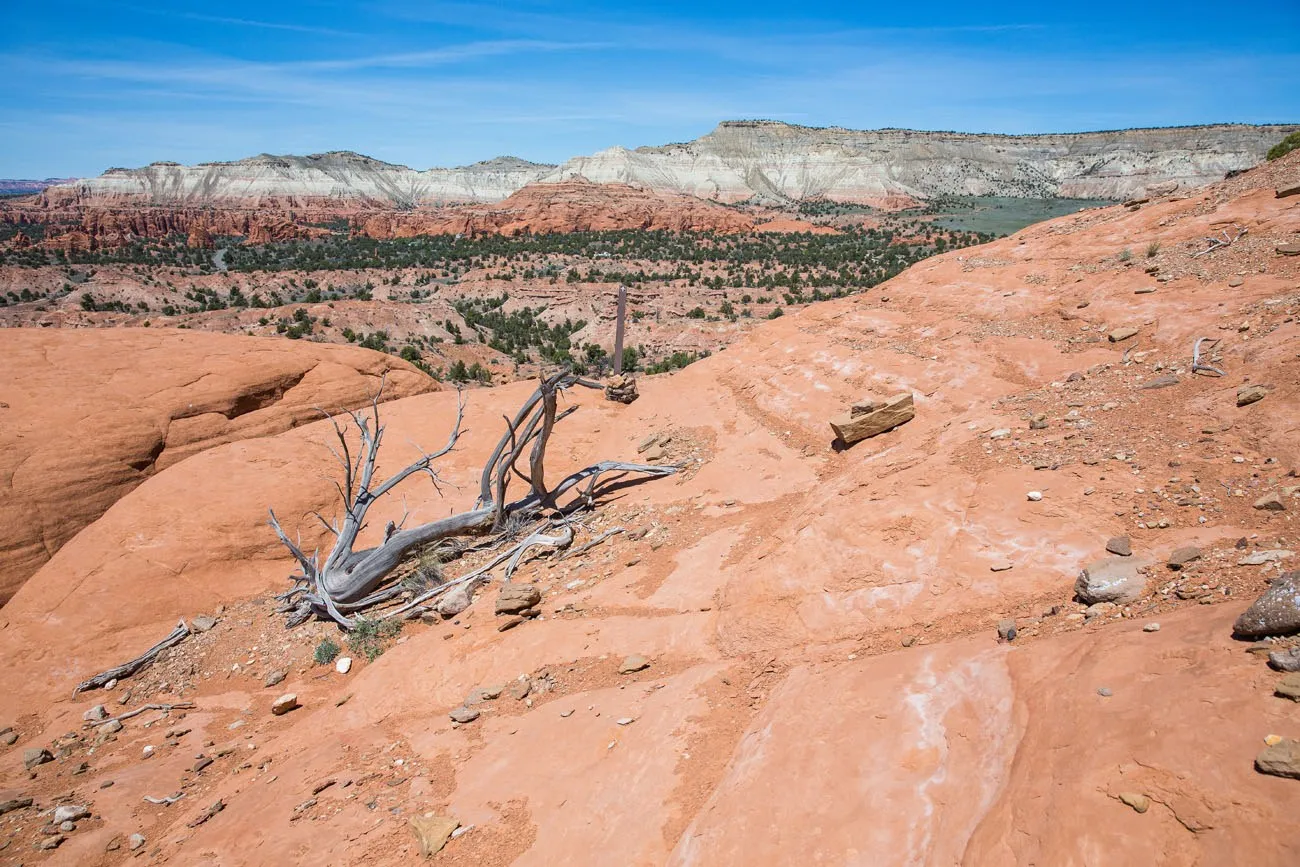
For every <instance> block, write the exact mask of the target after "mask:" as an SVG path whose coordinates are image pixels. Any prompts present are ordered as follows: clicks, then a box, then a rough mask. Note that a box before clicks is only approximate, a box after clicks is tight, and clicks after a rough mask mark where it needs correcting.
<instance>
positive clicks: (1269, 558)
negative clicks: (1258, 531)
mask: <svg viewBox="0 0 1300 867" xmlns="http://www.w3.org/2000/svg"><path fill="white" fill-rule="evenodd" d="M1294 556H1295V552H1294V551H1287V550H1284V549H1282V548H1273V549H1271V550H1268V551H1255V552H1253V553H1250V554H1247V555H1246V556H1245V557H1242V558H1241V559H1240V560H1238V561H1237V565H1238V566H1263V565H1264V564H1265V563H1277V562H1279V561H1281V560H1285V559H1287V558H1288V557H1294Z"/></svg>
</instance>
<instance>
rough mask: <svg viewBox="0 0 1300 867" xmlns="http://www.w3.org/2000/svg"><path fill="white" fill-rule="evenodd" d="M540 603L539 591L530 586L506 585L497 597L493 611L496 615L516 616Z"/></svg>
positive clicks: (540, 595) (540, 594)
mask: <svg viewBox="0 0 1300 867" xmlns="http://www.w3.org/2000/svg"><path fill="white" fill-rule="evenodd" d="M541 601H542V593H541V591H540V590H538V589H537V588H536V587H534V586H533V585H532V584H507V585H505V586H504V587H502V588H501V592H500V594H498V596H497V601H496V608H495V611H496V613H497V614H518V613H520V612H521V611H525V610H527V609H529V608H533V607H536V606H537V605H538V604H540V603H541Z"/></svg>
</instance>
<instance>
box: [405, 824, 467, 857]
mask: <svg viewBox="0 0 1300 867" xmlns="http://www.w3.org/2000/svg"><path fill="white" fill-rule="evenodd" d="M459 827H460V822H457V821H456V820H455V819H452V818H448V817H447V816H435V815H433V814H432V813H429V814H426V815H424V816H416V817H415V818H413V819H411V832H412V833H413V834H415V839H416V840H417V841H418V842H419V844H420V855H421V856H423V857H425V858H432V857H433V856H434V855H436V854H437V853H439V852H441V851H442V847H443V846H446V845H447V841H448V840H449V839H451V835H452V832H454V831H455V830H456V829H457V828H459Z"/></svg>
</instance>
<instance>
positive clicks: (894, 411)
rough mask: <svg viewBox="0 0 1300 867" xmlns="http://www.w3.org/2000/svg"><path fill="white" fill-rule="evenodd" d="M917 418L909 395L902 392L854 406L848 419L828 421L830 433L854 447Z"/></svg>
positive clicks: (844, 416) (842, 416)
mask: <svg viewBox="0 0 1300 867" xmlns="http://www.w3.org/2000/svg"><path fill="white" fill-rule="evenodd" d="M915 417H916V407H915V404H914V401H913V398H912V393H911V392H903V393H901V394H895V395H893V396H891V397H887V398H885V399H884V400H879V401H877V400H866V401H860V402H858V403H855V404H854V405H853V407H852V409H851V410H850V413H849V414H848V415H841V416H837V417H836V418H833V419H831V430H833V431H835V436H836V437H838V438H839V439H840V441H841V442H843V443H844V444H845V445H853V444H854V443H856V442H861V441H862V440H864V439H867V438H869V437H873V436H876V435H878V434H882V433H885V432H886V431H891V430H893V429H894V428H896V427H898V426H899V425H901V424H906V423H907V422H909V421H911V420H912V419H913V418H915Z"/></svg>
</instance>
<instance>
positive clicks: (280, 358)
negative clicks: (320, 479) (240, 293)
mask: <svg viewBox="0 0 1300 867" xmlns="http://www.w3.org/2000/svg"><path fill="white" fill-rule="evenodd" d="M0 367H3V368H4V370H6V371H7V374H6V376H5V379H4V382H3V383H2V384H0V601H3V600H7V599H8V598H9V597H10V596H12V595H13V593H14V591H16V590H17V589H18V587H19V586H20V585H21V584H22V583H23V581H24V580H26V579H27V577H28V576H29V575H31V574H32V573H33V572H35V571H36V570H37V569H38V568H40V566H41V565H42V564H43V563H45V562H46V561H47V560H49V559H50V557H51V556H52V555H53V554H54V553H55V552H56V551H58V549H59V548H60V547H61V546H62V545H63V544H64V543H65V542H67V541H68V540H69V539H71V538H72V537H73V536H75V535H76V534H77V533H78V532H79V531H80V530H81V529H82V528H83V527H85V526H86V525H87V524H90V523H91V522H93V521H94V520H95V519H96V518H98V517H99V516H100V515H102V514H103V513H104V512H105V511H106V510H107V509H108V508H109V507H110V506H111V505H112V504H113V503H115V502H117V500H119V499H120V498H121V497H122V496H123V495H124V494H125V493H127V492H128V491H130V490H131V489H133V488H135V487H136V486H137V485H139V484H140V483H141V482H143V481H144V480H145V479H147V478H149V477H150V476H152V475H154V474H155V473H157V472H158V471H160V470H163V469H166V468H167V467H170V466H172V465H173V464H176V463H179V462H180V461H182V460H184V459H185V458H187V457H189V456H190V455H193V454H195V453H197V452H199V451H202V450H203V449H206V448H211V447H212V446H215V445H220V444H222V443H229V442H233V441H236V440H242V439H248V438H253V437H264V436H268V435H271V434H276V433H280V432H281V431H285V430H288V429H289V428H292V427H295V426H297V425H300V424H303V423H304V422H307V421H312V420H315V419H318V418H319V417H320V412H319V409H321V408H324V409H330V410H338V409H340V408H347V409H350V408H355V407H358V406H362V405H364V404H366V403H367V402H368V400H369V398H370V396H371V395H372V394H373V393H375V392H376V391H377V390H378V388H379V383H380V381H381V378H384V377H386V384H385V389H384V391H385V399H393V398H398V397H406V396H409V395H414V394H420V393H421V392H425V391H431V390H434V389H435V388H436V387H437V383H435V382H433V381H432V380H430V379H429V378H428V377H427V376H425V375H424V374H422V373H420V372H419V371H417V370H416V369H415V368H413V367H411V366H410V365H408V364H406V363H405V362H403V361H400V360H398V359H396V358H393V357H392V356H388V355H383V354H380V353H376V352H371V351H369V350H364V349H356V348H352V347H342V346H324V345H316V344H311V343H301V344H298V343H290V342H288V341H284V340H273V339H263V338H253V337H234V336H229V335H221V334H203V333H194V332H188V331H168V330H164V329H148V330H146V329H114V330H111V331H109V330H106V331H98V332H95V333H91V332H87V331H80V330H63V329H29V328H15V329H6V330H5V336H4V339H3V340H0ZM199 499H200V500H201V499H202V497H201V494H200V495H199Z"/></svg>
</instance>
